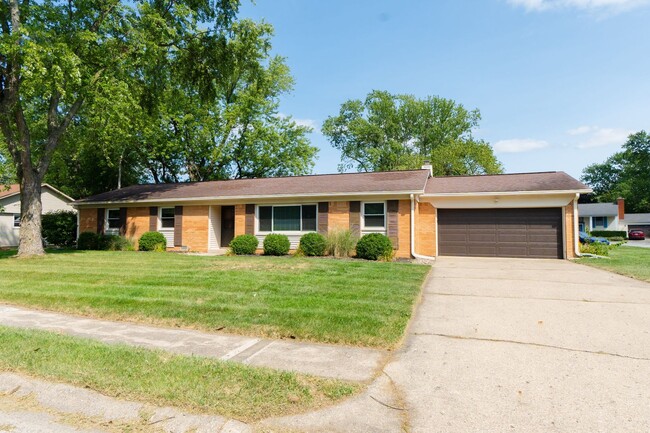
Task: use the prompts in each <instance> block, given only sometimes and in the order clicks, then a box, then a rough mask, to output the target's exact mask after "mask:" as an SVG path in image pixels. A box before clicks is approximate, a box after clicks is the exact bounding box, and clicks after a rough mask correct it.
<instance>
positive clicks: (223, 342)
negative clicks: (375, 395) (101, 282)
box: [0, 305, 388, 381]
mask: <svg viewBox="0 0 650 433" xmlns="http://www.w3.org/2000/svg"><path fill="white" fill-rule="evenodd" d="M0 325H5V326H12V327H17V328H27V329H40V330H45V331H54V332H60V333H63V334H68V335H74V336H78V337H84V338H90V339H94V340H99V341H102V342H105V343H124V344H129V345H133V346H139V347H146V348H149V349H161V350H167V351H170V352H175V353H179V354H183V355H198V356H205V357H210V358H218V359H221V360H223V361H236V362H241V363H244V364H248V365H252V366H259V367H270V368H275V369H278V370H287V371H293V372H298V373H306V374H312V375H315V376H322V377H330V378H335V379H344V380H353V381H369V380H371V379H372V378H373V377H374V376H375V374H376V372H377V370H378V369H379V368H380V367H381V366H382V365H383V363H384V362H385V359H386V358H387V355H388V353H387V352H385V351H381V350H373V349H365V348H359V347H347V346H334V345H326V344H315V343H303V342H296V341H284V340H267V339H262V338H251V337H242V336H236V335H225V334H211V333H206V332H200V331H192V330H181V329H166V328H158V327H154V326H146V325H138V324H134V323H128V322H112V321H107V320H97V319H88V318H80V317H74V316H70V315H66V314H60V313H51V312H45V311H36V310H29V309H25V308H18V307H13V306H7V305H0Z"/></svg>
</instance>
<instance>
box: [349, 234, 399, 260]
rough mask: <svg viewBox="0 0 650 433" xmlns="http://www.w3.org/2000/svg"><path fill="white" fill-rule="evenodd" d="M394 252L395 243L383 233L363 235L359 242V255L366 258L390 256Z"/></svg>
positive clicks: (375, 258) (374, 258)
mask: <svg viewBox="0 0 650 433" xmlns="http://www.w3.org/2000/svg"><path fill="white" fill-rule="evenodd" d="M392 254H393V244H392V243H391V241H390V239H388V237H386V236H385V235H382V234H381V233H370V234H367V235H365V236H362V237H361V239H359V242H357V257H359V258H361V259H366V260H377V259H380V258H389V257H391V256H392Z"/></svg>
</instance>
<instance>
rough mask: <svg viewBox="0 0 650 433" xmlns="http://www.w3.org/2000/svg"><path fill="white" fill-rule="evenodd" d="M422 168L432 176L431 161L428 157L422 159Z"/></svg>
mask: <svg viewBox="0 0 650 433" xmlns="http://www.w3.org/2000/svg"><path fill="white" fill-rule="evenodd" d="M422 170H429V177H433V166H432V165H431V161H429V160H428V159H425V160H424V164H423V165H422Z"/></svg>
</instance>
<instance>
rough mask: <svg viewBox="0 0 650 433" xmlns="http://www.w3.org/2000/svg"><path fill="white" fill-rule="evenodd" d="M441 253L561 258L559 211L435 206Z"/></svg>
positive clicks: (549, 209) (560, 220) (560, 216)
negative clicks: (443, 207) (439, 207)
mask: <svg viewBox="0 0 650 433" xmlns="http://www.w3.org/2000/svg"><path fill="white" fill-rule="evenodd" d="M438 247H439V248H440V255H442V256H484V257H538V258H562V257H563V254H562V210H561V208H540V209H439V210H438Z"/></svg>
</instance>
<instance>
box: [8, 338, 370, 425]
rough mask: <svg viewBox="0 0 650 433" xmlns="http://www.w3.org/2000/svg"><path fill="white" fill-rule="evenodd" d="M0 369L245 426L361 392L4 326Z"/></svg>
mask: <svg viewBox="0 0 650 433" xmlns="http://www.w3.org/2000/svg"><path fill="white" fill-rule="evenodd" d="M0 371H11V372H16V373H23V374H27V375H30V376H35V377H39V378H42V379H45V380H51V381H60V382H65V383H69V384H72V385H76V386H80V387H89V388H91V389H93V390H95V391H98V392H100V393H102V394H104V395H108V396H111V397H119V398H120V399H126V400H135V401H141V402H145V403H150V404H154V405H171V406H175V407H178V408H182V409H186V410H188V411H191V412H196V413H212V414H215V413H216V414H219V415H222V416H224V417H228V418H234V419H237V420H240V421H244V422H253V421H257V420H260V419H263V418H267V417H272V416H281V415H290V414H295V413H301V412H305V411H308V410H314V409H317V408H320V407H322V406H326V405H329V404H332V403H334V402H336V401H339V400H341V399H343V398H345V397H348V396H350V395H353V394H354V393H356V392H357V391H358V390H360V389H361V388H362V385H360V384H356V383H349V382H344V381H340V380H333V379H322V378H316V377H312V376H307V375H302V374H296V373H288V372H280V371H276V370H272V369H268V368H259V367H250V366H245V365H242V364H237V363H234V362H227V361H219V360H215V359H208V358H202V357H196V356H184V355H174V354H169V353H166V352H162V351H154V350H149V349H141V348H134V347H130V346H125V345H119V344H115V345H114V344H105V343H99V342H96V341H92V340H87V339H83V338H78V337H69V336H63V335H58V334H55V333H51V332H45V331H33V330H19V329H13V328H8V327H4V326H0Z"/></svg>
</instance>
